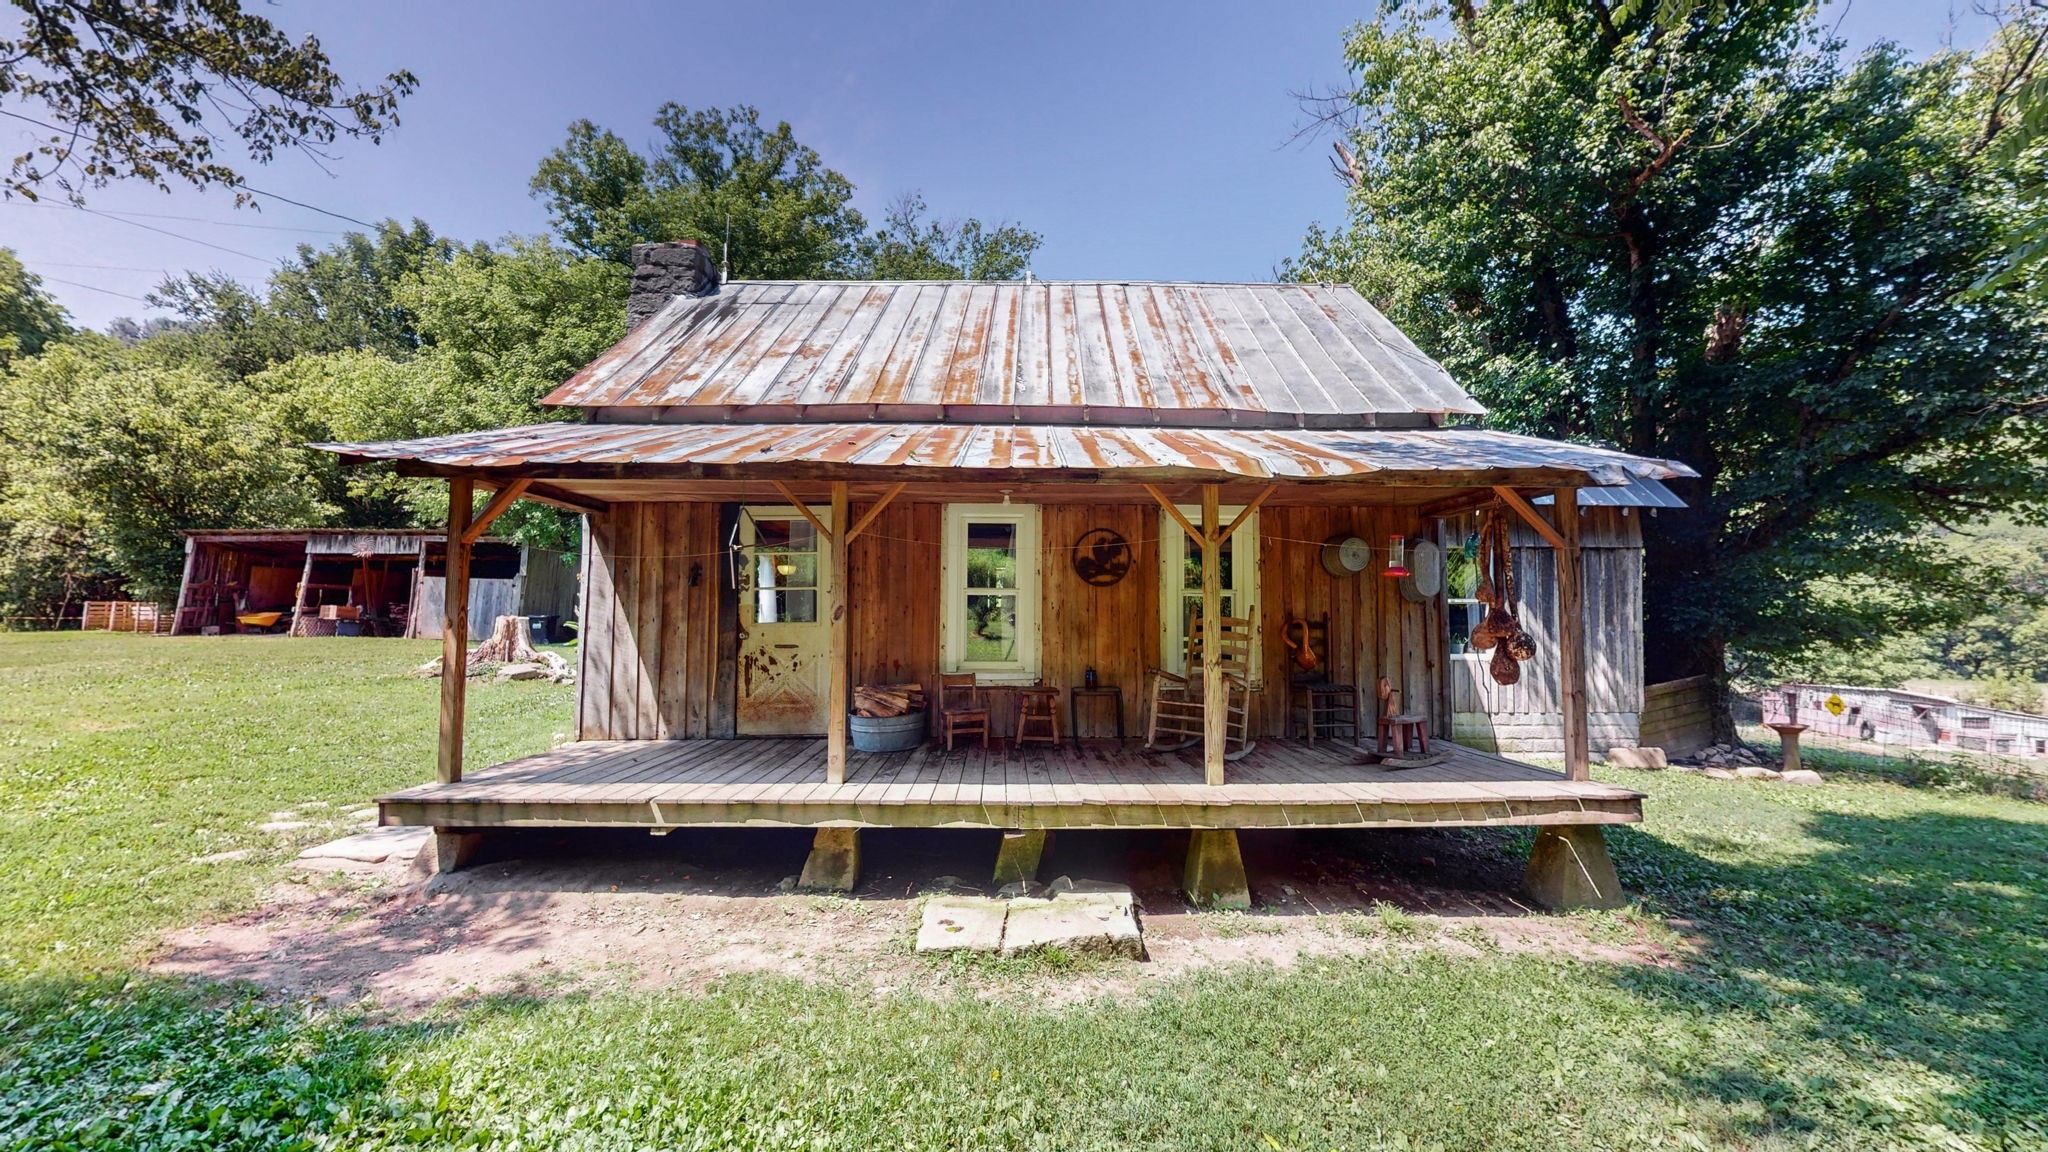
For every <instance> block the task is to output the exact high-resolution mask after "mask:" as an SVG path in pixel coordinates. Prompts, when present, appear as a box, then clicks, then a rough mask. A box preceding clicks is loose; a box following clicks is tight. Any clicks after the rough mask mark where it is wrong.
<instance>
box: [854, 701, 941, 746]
mask: <svg viewBox="0 0 2048 1152" xmlns="http://www.w3.org/2000/svg"><path fill="white" fill-rule="evenodd" d="M846 725H847V728H848V730H849V732H850V733H851V734H852V736H853V746H854V747H855V748H857V749H859V750H860V751H862V752H908V751H909V750H910V749H912V748H915V747H917V746H918V745H919V744H922V743H924V713H923V712H922V711H917V712H909V713H905V714H904V715H902V716H849V717H847V718H846Z"/></svg>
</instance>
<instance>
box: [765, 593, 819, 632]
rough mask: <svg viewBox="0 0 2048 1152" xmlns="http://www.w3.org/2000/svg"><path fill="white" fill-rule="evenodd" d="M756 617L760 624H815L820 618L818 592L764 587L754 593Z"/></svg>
mask: <svg viewBox="0 0 2048 1152" xmlns="http://www.w3.org/2000/svg"><path fill="white" fill-rule="evenodd" d="M754 605H755V607H754V619H755V623H758V624H814V623H816V622H817V619H818V594H817V593H816V592H777V591H774V590H772V589H765V588H764V589H762V590H761V591H759V592H757V593H755V595H754Z"/></svg>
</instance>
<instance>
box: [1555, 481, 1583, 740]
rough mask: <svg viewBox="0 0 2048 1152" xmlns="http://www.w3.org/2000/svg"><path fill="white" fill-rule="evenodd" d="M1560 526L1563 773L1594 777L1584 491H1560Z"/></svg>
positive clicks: (1557, 513)
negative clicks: (1582, 544)
mask: <svg viewBox="0 0 2048 1152" xmlns="http://www.w3.org/2000/svg"><path fill="white" fill-rule="evenodd" d="M1551 515H1552V516H1554V517H1555V518H1556V521H1557V536H1558V544H1557V668H1558V680H1559V683H1560V685H1561V686H1562V688H1563V695H1564V700H1563V705H1564V773H1565V776H1566V777H1567V778H1569V779H1572V780H1588V779H1591V778H1592V765H1591V760H1592V755H1591V751H1590V749H1589V747H1588V738H1587V733H1586V608H1585V597H1584V595H1583V587H1582V584H1581V580H1580V576H1581V571H1580V565H1579V490H1578V489H1577V488H1559V489H1557V491H1556V494H1555V498H1554V499H1553V501H1552V503H1551Z"/></svg>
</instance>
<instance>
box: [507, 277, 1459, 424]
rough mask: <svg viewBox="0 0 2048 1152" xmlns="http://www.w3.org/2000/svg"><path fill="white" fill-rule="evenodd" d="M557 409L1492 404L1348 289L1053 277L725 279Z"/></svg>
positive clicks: (1285, 413)
mask: <svg viewBox="0 0 2048 1152" xmlns="http://www.w3.org/2000/svg"><path fill="white" fill-rule="evenodd" d="M546 402H547V403H549V404H556V405H578V406H583V407H589V408H641V409H661V410H663V412H664V414H665V415H667V416H670V417H673V418H679V419H714V418H722V417H724V416H728V415H730V414H731V413H732V412H733V411H734V410H736V409H743V410H746V411H747V413H748V415H749V418H752V419H782V420H807V419H820V420H830V419H845V418H847V417H848V416H849V415H850V414H851V412H852V410H859V409H863V408H865V409H870V410H878V411H880V412H881V413H883V414H885V415H886V416H887V417H889V418H905V417H911V418H918V419H929V420H944V419H949V418H951V419H958V420H960V421H961V422H963V423H988V422H992V421H998V420H1005V419H1007V420H1012V421H1015V422H1017V423H1039V424H1054V423H1085V422H1090V421H1093V422H1096V423H1110V422H1122V423H1137V422H1143V421H1147V420H1158V421H1161V422H1165V423H1182V424H1186V423H1205V424H1212V425H1219V426H1245V425H1266V426H1294V425H1297V424H1306V425H1308V426H1323V427H1330V426H1340V425H1342V426H1354V425H1355V426H1369V425H1371V424H1372V423H1374V421H1375V420H1376V419H1378V418H1381V417H1388V418H1401V417H1407V418H1417V417H1429V416H1438V415H1445V414H1468V415H1480V414H1483V413H1484V412H1485V411H1486V409H1485V408H1484V407H1483V406H1482V405H1480V404H1479V403H1478V402H1477V401H1476V400H1474V399H1472V397H1471V396H1470V395H1468V394H1467V393H1466V392H1465V390H1464V389H1463V388H1460V387H1459V386H1458V384H1457V382H1456V381H1454V380H1452V379H1451V377H1450V375H1449V374H1448V373H1446V372H1445V371H1444V370H1443V368H1442V367H1441V366H1439V365H1438V364H1437V363H1436V362H1435V361H1433V360H1431V359H1430V358H1429V357H1427V356H1425V355H1423V354H1422V350H1421V349H1419V348H1417V347H1416V346H1415V344H1414V343H1413V342H1412V341H1410V340H1409V339H1408V338H1407V337H1406V336H1404V335H1402V334H1401V331H1400V329H1398V328H1396V327H1394V325H1392V324H1391V323H1389V322H1388V321H1387V318H1386V317H1384V316H1382V315H1380V314H1379V313H1378V312H1377V311H1375V310H1374V309H1373V307H1372V305H1370V304H1368V303H1366V301H1365V299H1364V298H1363V297H1361V296H1360V295H1359V294H1358V293H1357V292H1356V291H1354V290H1353V289H1351V288H1349V287H1347V286H1343V285H1329V284H1165V283H1124V282H1108V281H1044V280H1040V281H1032V282H1028V283H1026V282H1016V281H897V282H880V283H876V282H851V281H752V282H738V283H731V284H726V285H724V286H723V287H721V288H720V289H719V291H718V292H716V293H714V294H712V295H709V296H701V297H687V296H685V297H678V298H677V299H676V300H675V301H674V302H672V303H671V304H670V305H669V306H668V307H667V308H666V309H664V310H663V311H662V312H661V313H660V314H659V315H658V316H656V317H654V318H653V319H651V320H649V321H648V322H647V323H645V324H643V325H641V326H640V327H639V328H638V329H637V330H635V331H634V332H632V333H631V334H629V335H628V336H627V337H626V338H625V339H624V340H621V341H619V342H618V343H617V344H616V345H614V346H612V348H611V349H609V350H608V351H606V352H605V353H604V354H603V355H602V356H599V357H598V358H597V359H596V360H594V361H592V362H591V363H590V364H589V365H588V366H587V367H585V368H584V369H583V370H582V371H581V372H578V373H577V374H576V375H575V376H573V377H571V378H570V379H569V381H568V382H567V383H565V384H563V385H562V386H561V387H560V388H557V389H555V391H554V392H553V393H551V394H550V395H549V396H548V397H547V400H546ZM1006 409H1007V410H1008V411H1005V410H1006Z"/></svg>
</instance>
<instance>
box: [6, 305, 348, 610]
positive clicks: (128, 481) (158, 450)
mask: <svg viewBox="0 0 2048 1152" xmlns="http://www.w3.org/2000/svg"><path fill="white" fill-rule="evenodd" d="M132 356H134V353H133V352H124V351H122V350H121V349H119V348H118V347H117V346H115V345H114V344H112V342H111V341H105V340H95V341H70V342H66V343H62V344H56V345H53V346H51V347H50V348H49V349H48V350H46V351H45V352H44V353H43V355H41V356H39V357H35V358H33V359H29V360H24V361H21V362H20V363H18V364H16V365H15V366H14V368H13V370H12V371H10V372H9V373H8V374H7V375H5V376H4V377H0V439H4V440H5V442H6V443H7V444H8V445H9V447H10V449H11V452H12V455H11V457H10V459H9V463H8V471H7V475H6V482H7V490H6V493H5V496H4V500H5V503H6V506H7V507H8V508H9V509H13V510H15V512H14V514H12V515H11V516H10V519H11V520H13V521H14V522H15V523H22V522H23V521H24V519H27V520H29V521H31V522H34V523H40V524H43V525H58V526H62V525H70V526H75V527H76V528H77V530H78V531H79V532H80V533H82V534H83V536H84V537H86V538H87V541H88V546H87V551H88V552H89V553H92V554H96V555H100V556H104V557H106V558H107V560H108V562H109V564H110V566H111V567H112V568H113V569H114V570H115V571H117V572H119V573H120V575H121V577H122V579H123V581H124V582H125V584H126V585H127V587H128V589H129V590H130V592H131V593H132V594H134V595H137V596H140V597H145V598H156V599H169V598H170V597H171V596H172V595H174V594H175V593H176V591H177V584H178V577H179V574H180V569H181V567H182V565H183V560H184V551H183V544H182V542H181V541H180V540H179V538H178V536H177V532H178V531H179V530H180V529H189V528H236V527H253V526H265V525H273V524H282V525H292V524H307V523H316V522H318V521H319V519H320V518H321V517H322V515H323V514H324V513H325V511H326V510H325V509H323V508H322V507H321V506H320V505H319V504H318V503H317V502H316V500H315V499H314V497H313V494H312V492H311V490H310V486H309V485H307V484H306V483H305V482H304V480H305V475H306V463H307V453H306V450H304V449H302V448H301V447H299V446H298V445H296V444H294V443H293V442H291V441H290V440H289V439H288V438H287V437H286V435H285V434H284V430H283V428H282V426H281V425H280V423H279V422H278V420H277V418H276V415H275V413H274V412H273V411H272V409H271V407H270V406H269V405H267V404H266V403H264V402H263V398H262V397H260V396H258V395H257V394H255V393H254V392H252V391H249V390H247V389H244V388H239V387H235V386H228V387H223V386H222V383H221V381H219V380H217V379H215V378H213V377H211V376H209V375H207V374H205V373H202V372H199V371H196V370H194V369H191V368H186V367H174V366H161V365H157V364H150V363H147V362H144V363H140V364H136V363H132V362H128V363H124V360H126V359H127V358H129V357H132ZM22 510H32V511H33V512H34V513H35V514H34V515H33V516H32V517H27V518H24V517H22V516H21V515H20V514H19V513H20V511H22Z"/></svg>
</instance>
